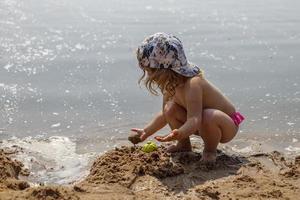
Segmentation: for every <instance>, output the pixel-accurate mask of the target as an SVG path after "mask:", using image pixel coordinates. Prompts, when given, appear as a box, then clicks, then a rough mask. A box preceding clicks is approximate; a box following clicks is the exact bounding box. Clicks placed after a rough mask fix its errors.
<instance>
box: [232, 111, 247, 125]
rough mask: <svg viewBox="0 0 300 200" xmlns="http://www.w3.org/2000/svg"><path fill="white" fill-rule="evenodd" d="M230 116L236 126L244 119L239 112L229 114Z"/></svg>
mask: <svg viewBox="0 0 300 200" xmlns="http://www.w3.org/2000/svg"><path fill="white" fill-rule="evenodd" d="M230 118H231V119H232V121H233V122H234V124H235V125H236V126H239V125H240V123H242V121H243V120H244V119H245V117H243V115H241V113H239V112H235V113H233V114H232V115H230Z"/></svg>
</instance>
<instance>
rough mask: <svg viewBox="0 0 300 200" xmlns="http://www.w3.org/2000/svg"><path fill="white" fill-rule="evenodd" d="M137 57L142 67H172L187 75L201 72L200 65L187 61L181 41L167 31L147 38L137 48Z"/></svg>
mask: <svg viewBox="0 0 300 200" xmlns="http://www.w3.org/2000/svg"><path fill="white" fill-rule="evenodd" d="M137 59H138V62H139V65H140V66H141V67H143V66H144V67H150V68H160V69H171V70H173V71H175V72H177V73H179V74H181V75H183V76H186V77H193V76H196V75H198V74H199V73H200V72H201V70H200V68H199V67H198V66H196V65H195V64H192V63H190V62H188V61H187V59H186V56H185V53H184V50H183V46H182V43H181V41H180V40H179V39H178V38H177V37H176V36H173V35H169V34H166V33H155V34H153V35H150V36H148V37H147V38H145V40H144V41H143V42H142V44H141V45H140V46H139V47H138V49H137Z"/></svg>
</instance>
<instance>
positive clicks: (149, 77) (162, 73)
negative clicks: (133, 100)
mask: <svg viewBox="0 0 300 200" xmlns="http://www.w3.org/2000/svg"><path fill="white" fill-rule="evenodd" d="M136 55H137V60H138V64H139V67H140V68H141V69H142V70H143V74H142V76H141V77H140V79H139V81H138V83H139V84H141V82H142V81H143V82H144V85H145V86H146V88H147V89H148V90H149V92H150V93H152V94H154V95H156V96H157V95H159V93H158V92H157V89H159V90H160V91H161V93H162V94H168V96H170V97H172V96H174V94H175V89H176V87H178V86H180V85H183V84H184V83H185V82H186V81H187V80H188V79H189V78H190V77H186V76H183V75H181V74H179V73H176V72H175V71H173V70H171V69H167V68H150V67H149V66H143V64H142V57H141V55H140V52H139V49H137V50H136ZM197 76H200V77H202V78H203V77H204V73H203V71H202V70H200V72H199V74H198V75H197Z"/></svg>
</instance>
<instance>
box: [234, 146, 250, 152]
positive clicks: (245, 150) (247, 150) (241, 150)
mask: <svg viewBox="0 0 300 200" xmlns="http://www.w3.org/2000/svg"><path fill="white" fill-rule="evenodd" d="M232 150H233V151H235V152H237V153H250V152H253V149H252V147H251V146H247V147H244V148H241V149H239V148H236V147H234V146H233V147H232Z"/></svg>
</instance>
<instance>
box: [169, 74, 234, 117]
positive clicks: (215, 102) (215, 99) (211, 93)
mask: <svg viewBox="0 0 300 200" xmlns="http://www.w3.org/2000/svg"><path fill="white" fill-rule="evenodd" d="M191 79H198V80H197V82H199V84H200V85H201V88H202V109H203V110H204V109H208V108H211V109H217V110H220V111H222V112H224V113H226V114H227V115H229V116H230V115H231V114H232V113H234V112H235V108H234V106H233V104H232V103H231V102H230V101H229V99H228V98H227V97H225V96H224V95H223V94H222V93H221V91H220V90H219V89H218V88H217V87H215V86H214V85H213V84H212V83H210V82H209V81H207V80H206V79H205V78H203V77H200V76H196V77H193V78H191ZM191 79H189V80H187V82H188V81H190V80H191ZM186 84H187V83H185V84H184V85H182V86H179V87H177V88H176V91H175V95H174V96H173V101H174V102H175V103H177V104H179V105H180V106H182V107H184V108H186V102H185V99H184V94H185V89H186V88H185V87H186Z"/></svg>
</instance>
